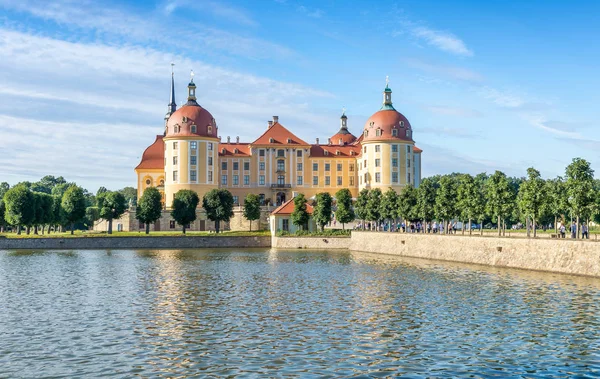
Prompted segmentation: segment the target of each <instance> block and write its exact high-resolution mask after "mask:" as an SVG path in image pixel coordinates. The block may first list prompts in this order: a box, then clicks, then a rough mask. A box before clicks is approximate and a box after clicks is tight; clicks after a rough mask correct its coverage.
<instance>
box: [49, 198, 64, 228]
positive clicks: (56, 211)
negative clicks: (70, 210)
mask: <svg viewBox="0 0 600 379" xmlns="http://www.w3.org/2000/svg"><path fill="white" fill-rule="evenodd" d="M51 196H52V225H53V226H54V228H55V229H54V230H55V231H56V230H57V229H58V227H59V226H61V225H64V223H65V214H64V211H63V209H62V196H59V195H51ZM48 233H50V229H48Z"/></svg>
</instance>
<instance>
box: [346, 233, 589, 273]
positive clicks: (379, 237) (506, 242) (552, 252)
mask: <svg viewBox="0 0 600 379" xmlns="http://www.w3.org/2000/svg"><path fill="white" fill-rule="evenodd" d="M350 249H351V250H355V251H362V252H369V253H383V254H392V255H399V256H404V257H413V258H425V259H436V260H444V261H453V262H462V263H475V264H482V265H489V266H496V267H511V268H520V269H527V270H538V271H550V272H559V273H565V274H576V275H588V276H596V277H600V243H597V242H594V241H590V240H562V239H561V240H559V239H548V238H543V239H529V238H514V237H513V238H502V237H481V236H470V237H469V236H461V235H433V234H409V233H386V232H379V233H376V232H352V238H351V243H350Z"/></svg>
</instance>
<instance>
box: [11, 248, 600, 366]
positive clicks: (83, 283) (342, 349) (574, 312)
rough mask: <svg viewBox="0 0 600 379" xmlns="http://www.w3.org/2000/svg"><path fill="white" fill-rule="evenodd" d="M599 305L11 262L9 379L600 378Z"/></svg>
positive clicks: (337, 258)
mask: <svg viewBox="0 0 600 379" xmlns="http://www.w3.org/2000/svg"><path fill="white" fill-rule="evenodd" d="M599 294H600V286H599V281H597V280H594V279H584V278H576V277H568V276H560V275H551V274H539V273H528V272H525V271H511V270H498V269H486V268H481V267H473V266H466V265H456V264H447V263H431V262H422V261H415V260H406V259H399V258H394V257H383V256H374V255H365V254H353V253H334V252H322V251H320V252H310V251H302V252H281V251H280V252H277V251H274V250H269V251H262V250H249V251H235V250H221V251H207V250H183V251H181V250H172V251H171V250H163V251H125V250H112V251H64V252H59V251H34V252H0V304H2V306H0V320H2V322H0V377H11V378H12V377H39V376H46V377H56V378H58V377H69V378H70V377H99V376H112V377H123V376H125V377H131V376H139V377H169V378H188V377H198V376H206V377H249V378H254V377H306V376H312V377H314V376H318V377H325V378H327V377H330V378H337V377H355V378H385V377H397V376H399V375H402V376H405V377H449V378H452V377H468V376H475V377H480V378H508V377H526V378H545V377H557V378H560V377H564V378H566V377H577V376H581V377H585V376H599V374H600V354H599V353H598V352H599V351H600V346H599V344H600V338H599V337H600V332H599V328H598V327H599V326H600V320H599V319H598V314H599V313H600V305H599V304H600V302H599V301H598V300H599Z"/></svg>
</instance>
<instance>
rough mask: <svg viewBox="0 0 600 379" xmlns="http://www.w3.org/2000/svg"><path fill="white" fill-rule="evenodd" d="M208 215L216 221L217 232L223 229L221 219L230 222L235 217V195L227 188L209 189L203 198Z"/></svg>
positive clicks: (203, 204)
mask: <svg viewBox="0 0 600 379" xmlns="http://www.w3.org/2000/svg"><path fill="white" fill-rule="evenodd" d="M202 207H203V208H204V211H205V212H206V217H208V219H209V220H211V221H214V222H215V232H217V233H219V231H220V230H221V221H223V222H229V220H230V219H231V218H232V217H233V195H232V194H231V192H229V191H227V190H226V189H213V190H210V191H208V192H207V193H206V194H205V195H204V198H203V199H202Z"/></svg>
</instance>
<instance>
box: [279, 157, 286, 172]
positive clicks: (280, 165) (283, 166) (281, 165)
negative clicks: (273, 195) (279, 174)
mask: <svg viewBox="0 0 600 379" xmlns="http://www.w3.org/2000/svg"><path fill="white" fill-rule="evenodd" d="M277 171H285V161H284V160H283V159H279V160H277Z"/></svg>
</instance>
